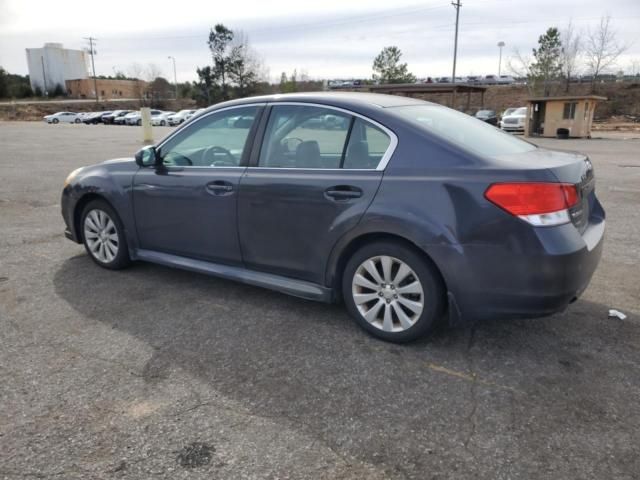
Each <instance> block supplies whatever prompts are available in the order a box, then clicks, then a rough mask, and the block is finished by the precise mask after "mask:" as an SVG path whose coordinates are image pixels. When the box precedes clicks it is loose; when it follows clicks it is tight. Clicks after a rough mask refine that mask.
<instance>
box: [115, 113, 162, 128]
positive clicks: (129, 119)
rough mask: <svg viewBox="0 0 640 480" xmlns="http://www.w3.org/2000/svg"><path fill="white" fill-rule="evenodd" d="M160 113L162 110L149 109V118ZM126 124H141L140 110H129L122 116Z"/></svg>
mask: <svg viewBox="0 0 640 480" xmlns="http://www.w3.org/2000/svg"><path fill="white" fill-rule="evenodd" d="M161 113H162V110H151V118H153V117H154V116H156V115H159V114H161ZM124 121H125V123H126V124H127V125H142V115H141V113H140V112H131V113H128V114H127V115H125V116H124Z"/></svg>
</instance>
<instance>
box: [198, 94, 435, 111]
mask: <svg viewBox="0 0 640 480" xmlns="http://www.w3.org/2000/svg"><path fill="white" fill-rule="evenodd" d="M267 102H269V103H282V102H300V103H319V104H326V105H331V106H334V107H342V108H346V109H358V108H359V107H360V108H363V107H369V108H370V107H379V108H388V107H399V106H405V105H425V104H427V105H436V104H434V103H432V102H425V101H424V100H419V99H417V98H411V97H401V96H398V95H385V94H381V93H364V92H308V93H307V92H305V93H286V94H276V95H261V96H256V97H247V98H242V99H238V100H231V101H229V102H223V103H217V104H215V105H212V106H211V107H209V108H208V109H207V110H217V109H218V108H223V107H231V106H235V105H244V104H250V103H267Z"/></svg>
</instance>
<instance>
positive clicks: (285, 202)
mask: <svg viewBox="0 0 640 480" xmlns="http://www.w3.org/2000/svg"><path fill="white" fill-rule="evenodd" d="M396 142H397V140H396V138H395V135H393V133H392V132H390V131H389V130H387V129H385V128H384V127H382V126H380V125H377V124H374V123H373V122H371V121H369V120H366V119H364V118H361V117H359V116H357V115H354V114H351V113H349V112H345V111H343V110H336V109H330V108H326V107H322V106H315V105H308V104H306V105H305V104H275V105H273V106H272V107H271V108H270V112H269V116H268V120H267V121H266V123H265V125H264V134H263V141H262V143H261V145H260V148H259V149H256V151H254V154H253V155H252V161H251V164H250V166H249V167H248V168H247V170H246V171H245V172H244V174H243V176H242V179H241V181H240V196H239V200H238V232H239V236H240V244H241V248H242V258H243V261H244V263H245V265H247V266H248V267H249V268H252V269H256V270H261V271H266V272H271V273H276V274H281V275H285V276H290V277H293V278H298V279H302V280H307V281H311V282H315V283H323V282H324V273H325V266H326V262H327V258H328V256H329V252H330V251H331V249H332V248H333V246H334V245H335V243H336V241H337V240H338V239H339V238H340V237H341V236H342V235H344V234H345V233H346V232H347V231H348V230H350V229H352V228H353V227H355V225H356V224H357V223H358V221H359V220H360V218H361V217H362V214H363V213H364V212H365V210H366V209H367V207H368V206H369V204H370V203H371V201H372V199H373V197H374V196H375V194H376V192H377V190H378V186H379V184H380V181H381V179H382V174H383V168H384V166H385V164H386V162H387V161H388V158H389V156H390V155H391V153H392V151H393V148H394V147H395V143H396Z"/></svg>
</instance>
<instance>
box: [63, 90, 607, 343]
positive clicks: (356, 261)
mask: <svg viewBox="0 0 640 480" xmlns="http://www.w3.org/2000/svg"><path fill="white" fill-rule="evenodd" d="M381 107H383V108H381ZM267 115H268V118H267ZM327 115H334V116H336V117H342V118H344V120H345V121H346V122H347V123H348V124H349V125H350V128H349V129H348V130H347V131H342V130H333V129H332V130H322V129H306V128H305V125H306V123H307V122H310V121H313V120H314V119H317V118H324V117H326V116H327ZM230 118H243V119H244V118H252V119H253V122H247V123H244V124H243V126H242V128H229V125H230V123H232V122H229V119H230ZM257 125H261V127H260V128H255V127H256V126H257ZM61 202H62V205H61V206H62V214H63V217H64V221H65V223H66V232H65V234H66V236H67V237H68V238H70V239H71V240H74V241H76V242H78V243H84V245H85V248H86V251H87V253H88V255H89V256H90V257H91V259H92V260H93V261H94V262H95V263H96V264H98V265H99V266H101V267H104V268H107V269H121V268H124V267H126V266H127V265H129V264H130V263H131V261H133V260H142V261H149V262H154V263H159V264H162V265H166V266H172V267H176V268H183V269H187V270H191V271H195V272H200V273H205V274H209V275H216V276H220V277H223V278H226V279H231V280H237V281H240V282H244V283H249V284H252V285H258V286H262V287H267V288H271V289H274V290H278V291H280V292H284V293H288V294H291V295H296V296H299V297H303V298H307V299H313V300H321V301H326V302H332V301H335V300H337V299H342V301H343V302H344V304H345V305H346V308H347V310H348V311H349V313H350V314H351V315H352V316H353V318H354V319H355V321H356V322H357V323H358V324H359V325H360V326H361V327H362V328H364V329H365V330H367V331H368V332H370V333H371V334H373V335H376V336H378V337H380V338H383V339H385V340H388V341H396V342H404V341H408V340H412V339H415V338H418V337H420V336H423V335H425V334H426V333H428V332H429V331H431V329H432V328H433V327H434V325H436V323H437V321H438V320H439V319H441V318H444V319H448V321H449V322H450V323H451V324H456V325H459V324H461V323H464V322H473V321H476V320H482V319H496V318H499V317H505V316H506V317H511V316H542V315H549V314H552V313H554V312H557V311H560V310H563V309H564V308H566V307H567V306H568V305H569V304H570V303H571V302H573V301H574V300H576V298H577V297H579V296H580V294H581V293H582V292H583V291H584V289H585V288H586V287H587V285H588V283H589V281H590V279H591V276H592V274H593V272H594V270H595V269H596V266H597V264H598V261H599V259H600V256H601V252H602V244H603V235H604V226H605V222H604V211H603V209H602V206H601V205H600V203H599V201H598V199H597V197H596V195H595V191H594V172H593V167H592V165H591V162H590V161H589V159H588V158H587V157H585V156H584V155H580V154H578V153H569V152H554V151H551V150H547V149H544V148H538V147H536V146H535V145H532V144H530V143H528V142H524V141H522V140H520V139H519V138H516V137H512V136H509V135H505V134H504V133H503V132H501V131H499V130H498V129H496V128H493V127H491V126H489V125H486V124H484V123H482V122H478V121H476V120H475V119H472V118H470V117H469V116H468V115H465V114H462V113H459V112H456V111H454V110H451V109H449V108H447V107H444V106H441V105H436V104H432V103H428V102H424V101H421V100H418V99H412V98H407V97H398V96H390V95H376V94H370V93H354V92H352V93H348V94H344V93H343V94H336V93H329V92H327V93H320V94H313V93H309V94H292V95H273V96H264V97H260V98H259V99H256V98H245V99H240V100H234V101H231V102H224V103H220V104H217V105H215V106H213V107H211V108H209V109H207V110H206V111H205V112H204V113H202V114H201V115H199V116H197V117H195V118H194V119H193V120H192V121H190V122H189V123H186V124H185V125H183V126H182V127H180V128H179V129H178V130H176V131H174V132H172V133H171V134H170V135H169V136H168V137H166V138H165V139H164V140H162V141H160V142H159V144H158V145H156V146H149V147H146V148H144V149H142V150H140V151H139V152H138V153H136V154H135V158H121V159H117V160H111V161H107V162H104V163H100V164H98V165H94V166H89V167H85V168H80V169H77V170H74V171H73V172H72V173H71V174H70V175H69V176H68V178H67V179H66V181H65V186H64V189H63V193H62V197H61ZM138 274H142V275H144V272H138ZM166 288H171V287H170V286H167V287H166ZM216 294H217V293H216V292H215V291H212V292H211V295H214V296H215V295H216ZM158 301H162V298H161V297H159V298H158ZM304 320H305V319H304V318H300V321H304ZM255 321H256V323H259V322H260V319H259V318H256V319H255ZM283 328H286V326H284V325H283Z"/></svg>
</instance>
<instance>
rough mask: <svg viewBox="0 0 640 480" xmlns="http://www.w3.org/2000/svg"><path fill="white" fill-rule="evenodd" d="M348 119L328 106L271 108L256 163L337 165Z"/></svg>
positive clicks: (349, 119) (281, 165)
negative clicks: (258, 158)
mask: <svg viewBox="0 0 640 480" xmlns="http://www.w3.org/2000/svg"><path fill="white" fill-rule="evenodd" d="M350 122H351V116H350V115H347V114H344V113H341V112H339V111H336V110H332V109H328V108H322V107H314V106H308V107H307V106H301V105H276V106H274V107H272V109H271V115H270V116H269V123H268V124H267V130H266V132H265V136H264V141H263V143H262V148H261V149H260V160H259V163H258V164H259V165H260V166H261V167H271V168H340V162H341V161H342V156H343V153H344V150H345V143H346V141H347V135H348V132H349V125H350Z"/></svg>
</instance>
